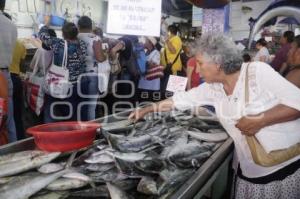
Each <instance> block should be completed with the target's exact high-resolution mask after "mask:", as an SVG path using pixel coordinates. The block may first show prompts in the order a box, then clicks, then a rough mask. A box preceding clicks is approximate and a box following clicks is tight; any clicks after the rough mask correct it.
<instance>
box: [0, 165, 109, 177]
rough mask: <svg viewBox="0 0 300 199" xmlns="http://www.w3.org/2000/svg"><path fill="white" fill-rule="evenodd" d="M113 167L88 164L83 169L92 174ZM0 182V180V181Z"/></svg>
mask: <svg viewBox="0 0 300 199" xmlns="http://www.w3.org/2000/svg"><path fill="white" fill-rule="evenodd" d="M114 167H115V164H114V163H108V164H89V165H88V166H87V167H86V168H85V169H86V170H88V171H94V172H105V171H108V170H110V169H112V168H114ZM0 180H1V179H0Z"/></svg>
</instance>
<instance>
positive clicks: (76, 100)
mask: <svg viewBox="0 0 300 199" xmlns="http://www.w3.org/2000/svg"><path fill="white" fill-rule="evenodd" d="M62 33H63V38H64V39H59V38H56V37H52V36H51V35H50V34H49V28H48V26H43V27H42V28H41V30H40V32H39V37H40V39H41V41H42V42H43V43H44V44H45V45H46V46H47V47H48V48H50V49H51V50H52V51H53V55H54V56H53V63H54V64H55V65H57V66H62V64H63V63H62V62H63V57H64V50H65V41H66V42H67V46H68V57H67V69H68V70H69V82H70V83H72V89H71V96H70V97H68V98H66V99H58V98H54V97H52V96H50V95H48V94H46V95H45V108H44V109H45V110H44V111H45V115H44V122H45V123H50V122H54V121H57V119H58V118H57V116H61V117H64V118H65V119H66V120H78V119H79V118H78V116H79V115H80V113H78V114H77V110H78V105H79V104H80V102H81V98H80V96H79V94H78V90H77V87H78V86H80V85H81V84H82V83H83V82H80V83H78V82H77V80H78V78H79V76H80V75H81V74H84V73H85V71H86V62H85V59H86V56H87V52H86V51H87V48H86V45H85V43H84V42H83V41H81V40H79V39H78V38H77V35H78V29H77V27H76V25H75V24H74V23H65V24H64V26H63V27H62ZM55 102H57V103H60V104H61V105H57V104H56V105H55ZM63 103H64V104H63ZM66 103H67V104H68V105H66ZM52 104H53V105H52ZM62 104H63V105H62ZM51 105H52V106H51ZM53 107H55V110H57V111H58V113H54V115H53V114H52V113H53Z"/></svg>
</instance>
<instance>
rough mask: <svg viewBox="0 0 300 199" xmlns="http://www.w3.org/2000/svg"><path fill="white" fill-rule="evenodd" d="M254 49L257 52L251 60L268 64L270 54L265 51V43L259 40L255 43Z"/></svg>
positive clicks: (263, 40)
mask: <svg viewBox="0 0 300 199" xmlns="http://www.w3.org/2000/svg"><path fill="white" fill-rule="evenodd" d="M255 47H256V49H257V50H258V52H257V53H256V55H255V57H254V58H253V61H261V62H265V63H268V62H269V61H270V53H269V50H268V49H267V41H266V40H265V39H263V38H261V39H259V40H258V41H257V42H256V44H255Z"/></svg>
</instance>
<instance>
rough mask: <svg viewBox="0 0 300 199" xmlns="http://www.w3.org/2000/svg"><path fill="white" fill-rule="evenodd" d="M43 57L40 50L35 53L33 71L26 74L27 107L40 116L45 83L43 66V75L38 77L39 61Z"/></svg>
mask: <svg viewBox="0 0 300 199" xmlns="http://www.w3.org/2000/svg"><path fill="white" fill-rule="evenodd" d="M41 56H43V54H42V52H41V51H40V50H37V51H36V54H35V55H34V59H33V60H32V65H33V71H32V73H29V72H28V73H27V75H26V76H27V78H26V81H25V82H26V91H25V93H26V101H27V104H28V106H29V107H30V109H31V110H32V111H34V112H35V113H36V114H37V115H40V113H41V111H42V108H43V106H44V96H45V93H44V89H43V84H44V83H45V73H46V72H45V67H44V66H43V67H42V68H43V73H42V74H40V75H38V69H39V65H38V64H39V60H40V59H41Z"/></svg>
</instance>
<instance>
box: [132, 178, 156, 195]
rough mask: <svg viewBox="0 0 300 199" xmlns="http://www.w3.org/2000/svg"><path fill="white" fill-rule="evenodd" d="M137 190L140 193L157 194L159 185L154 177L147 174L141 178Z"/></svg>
mask: <svg viewBox="0 0 300 199" xmlns="http://www.w3.org/2000/svg"><path fill="white" fill-rule="evenodd" d="M137 190H138V192H140V193H144V194H147V195H157V194H158V190H157V185H156V182H155V181H154V180H153V178H151V177H148V176H145V177H143V178H142V179H141V181H140V183H139V184H138V186H137Z"/></svg>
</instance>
